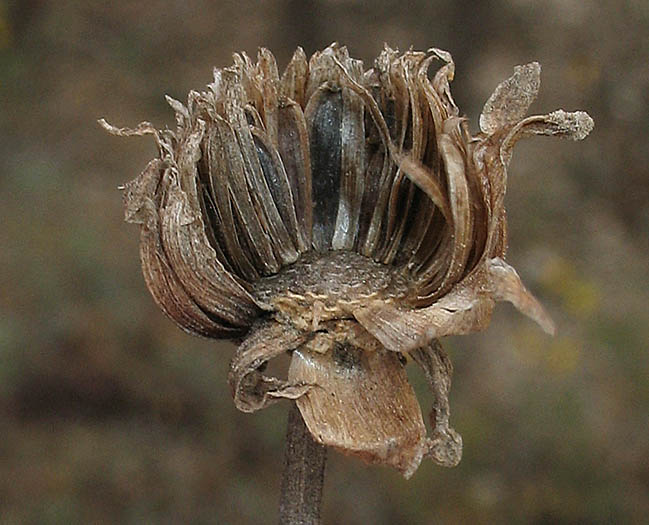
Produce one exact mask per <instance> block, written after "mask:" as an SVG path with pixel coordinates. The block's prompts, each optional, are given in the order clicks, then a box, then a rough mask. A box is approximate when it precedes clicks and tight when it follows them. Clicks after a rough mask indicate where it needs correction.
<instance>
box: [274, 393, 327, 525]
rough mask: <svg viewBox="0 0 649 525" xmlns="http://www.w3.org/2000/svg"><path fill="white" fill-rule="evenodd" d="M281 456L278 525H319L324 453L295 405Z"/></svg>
mask: <svg viewBox="0 0 649 525" xmlns="http://www.w3.org/2000/svg"><path fill="white" fill-rule="evenodd" d="M284 454H285V455H284V472H283V474H282V489H281V491H282V492H281V495H280V501H279V523H280V525H316V524H319V523H320V509H321V505H322V489H323V486H324V474H325V463H326V459H327V449H326V448H325V447H324V446H322V445H320V444H319V443H316V442H315V441H314V440H313V438H312V437H311V434H310V433H309V430H308V429H307V428H306V425H305V424H304V420H303V419H302V415H301V414H300V410H299V409H298V408H297V405H296V404H295V403H291V409H290V411H289V413H288V424H287V428H286V448H285V451H284Z"/></svg>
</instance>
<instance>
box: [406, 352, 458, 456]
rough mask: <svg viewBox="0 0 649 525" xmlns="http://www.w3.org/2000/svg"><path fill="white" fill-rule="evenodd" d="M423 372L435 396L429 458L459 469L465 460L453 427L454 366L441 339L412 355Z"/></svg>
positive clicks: (428, 448)
mask: <svg viewBox="0 0 649 525" xmlns="http://www.w3.org/2000/svg"><path fill="white" fill-rule="evenodd" d="M410 356H411V357H412V358H413V359H414V361H415V362H416V363H417V364H418V365H419V366H420V367H421V368H422V369H423V371H424V375H425V376H426V380H427V381H428V385H429V386H430V389H431V391H432V393H433V396H434V401H433V405H432V407H431V411H430V423H431V426H432V429H433V430H432V436H431V437H429V438H427V440H426V457H429V458H431V459H432V460H433V461H434V462H435V463H437V464H438V465H441V466H443V467H455V466H456V465H457V464H458V463H459V462H460V460H461V459H462V437H461V436H460V435H459V434H458V433H457V432H456V431H455V430H454V429H452V428H451V427H450V426H449V419H450V415H451V409H450V404H449V400H448V395H449V392H450V390H451V377H452V375H453V365H452V364H451V360H450V359H449V358H448V355H447V354H446V352H445V351H444V348H442V345H441V344H440V342H439V340H437V339H434V340H433V341H432V342H431V343H430V344H428V345H426V346H423V347H421V348H417V349H415V350H413V351H412V352H410Z"/></svg>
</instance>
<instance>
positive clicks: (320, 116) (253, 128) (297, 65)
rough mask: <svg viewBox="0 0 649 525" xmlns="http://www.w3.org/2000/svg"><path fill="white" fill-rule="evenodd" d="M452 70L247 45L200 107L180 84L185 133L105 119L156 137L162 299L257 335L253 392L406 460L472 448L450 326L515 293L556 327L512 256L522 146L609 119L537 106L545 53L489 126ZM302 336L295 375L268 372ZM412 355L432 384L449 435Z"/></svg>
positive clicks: (246, 341)
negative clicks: (511, 191) (512, 200)
mask: <svg viewBox="0 0 649 525" xmlns="http://www.w3.org/2000/svg"><path fill="white" fill-rule="evenodd" d="M432 64H435V65H437V66H439V68H438V69H437V71H436V72H435V74H434V75H433V78H432V80H430V79H429V76H428V71H429V69H430V67H431V65H432ZM453 74H454V63H453V61H452V59H451V56H450V54H449V53H447V52H445V51H441V50H439V49H431V50H429V51H427V52H425V53H423V52H414V51H408V52H406V53H403V54H400V53H399V52H397V51H395V50H392V49H390V48H387V47H386V48H385V50H384V51H383V52H382V53H381V54H380V55H379V57H378V58H377V59H376V61H375V65H374V68H372V69H369V70H366V69H365V68H364V66H363V64H362V62H360V61H358V60H354V59H352V58H350V57H349V55H348V53H347V50H346V49H345V48H344V47H340V46H338V45H336V44H334V45H332V46H330V47H328V48H327V49H325V50H324V51H322V52H319V53H316V54H314V55H313V56H312V57H311V58H310V59H309V60H307V58H306V56H305V54H304V52H303V51H302V50H301V49H298V50H297V51H296V52H295V54H294V56H293V59H292V60H291V61H290V63H289V65H288V67H287V68H286V70H285V71H284V73H283V74H282V75H281V76H280V75H279V73H278V69H277V65H276V63H275V59H274V57H273V55H272V54H271V53H270V52H269V51H267V50H265V49H262V50H260V51H259V55H258V59H257V62H256V63H253V62H252V60H251V59H250V58H249V57H248V56H246V55H245V54H241V55H238V54H237V55H235V56H234V65H233V66H232V67H229V68H225V69H217V70H216V71H215V75H214V82H213V83H212V84H210V85H209V86H208V87H207V90H206V91H204V92H194V91H192V92H191V93H190V94H189V97H188V101H187V104H186V105H183V104H181V103H180V102H178V101H176V100H173V99H171V98H168V101H169V104H170V105H171V106H172V108H173V109H174V111H175V113H176V121H177V127H176V130H175V131H169V130H165V131H158V130H156V129H155V128H154V127H153V126H151V125H150V124H148V123H143V124H140V125H139V126H138V127H137V128H135V129H118V128H114V127H112V126H110V125H108V124H106V123H105V122H103V121H102V122H103V125H104V126H105V127H106V128H107V129H108V130H109V131H111V132H112V133H115V134H118V135H144V134H151V135H153V137H154V139H155V141H156V143H157V146H158V158H156V159H154V160H152V161H151V162H150V163H149V165H148V166H147V167H146V168H145V169H144V171H143V172H142V173H141V174H140V176H139V177H137V178H136V179H135V180H134V181H132V182H130V183H129V184H127V185H126V192H125V204H126V220H127V221H129V222H134V223H138V224H140V227H141V245H140V246H141V259H142V267H143V271H144V277H145V279H146V282H147V285H148V287H149V289H150V291H151V293H152V295H153V297H154V299H155V300H156V302H157V303H158V304H159V305H160V307H161V308H162V310H163V311H164V312H165V313H166V314H167V315H168V316H169V317H171V318H172V319H173V320H174V321H175V322H176V323H177V324H178V325H180V326H181V327H182V328H183V329H185V330H186V331H188V332H191V333H194V334H199V335H203V336H207V337H215V338H237V339H239V338H242V341H243V342H242V343H241V345H240V347H239V349H238V351H237V352H236V355H235V356H234V358H233V361H232V366H231V371H230V375H229V381H230V384H231V386H232V391H233V395H234V400H235V403H236V405H237V406H238V407H239V408H240V409H241V410H244V411H255V410H258V409H260V408H263V407H265V406H266V405H268V404H269V403H272V402H274V401H276V400H278V399H281V398H289V399H295V400H296V402H297V404H298V407H299V409H300V411H301V414H302V416H303V418H304V420H305V422H306V425H307V427H308V429H309V431H310V432H311V434H312V435H313V437H314V438H315V439H316V440H317V441H319V442H320V443H323V444H325V445H328V446H332V447H335V448H337V449H339V450H341V451H343V452H346V453H349V454H354V455H357V456H359V457H361V458H364V459H365V460H367V461H370V462H376V463H383V464H388V465H391V466H394V467H396V468H398V469H399V470H401V471H402V472H403V473H404V475H406V476H409V475H411V474H412V473H413V472H414V471H415V470H416V469H417V467H418V465H419V463H420V462H421V460H422V459H423V458H424V457H431V458H432V459H433V460H434V461H436V462H437V463H438V464H440V465H446V466H452V465H455V464H457V462H458V461H459V460H460V457H461V451H462V441H461V438H460V436H459V435H458V434H457V433H456V432H455V431H454V430H453V429H452V428H450V426H449V406H448V391H449V387H450V376H451V364H450V362H449V360H448V358H447V356H446V355H445V353H444V351H443V350H442V348H441V346H440V344H439V341H438V339H439V338H440V337H442V336H445V335H450V334H464V333H468V332H472V331H475V330H480V329H483V328H485V327H486V325H487V324H488V322H489V318H490V315H491V312H492V309H493V307H494V303H495V302H496V301H503V300H504V301H510V302H511V303H513V304H514V305H515V306H516V307H517V308H518V309H519V310H520V311H521V312H523V313H524V314H526V315H528V316H529V317H531V318H532V319H534V320H535V321H537V322H538V323H539V324H540V325H541V327H542V328H543V329H544V330H546V331H547V332H550V333H552V332H553V330H554V327H553V324H552V321H551V320H550V318H549V317H548V315H547V314H546V313H545V311H544V309H543V308H542V306H541V305H540V304H539V303H538V302H537V301H536V299H535V298H534V297H533V296H532V295H531V294H530V293H529V292H528V291H527V289H526V288H525V287H524V286H523V284H522V283H521V280H520V278H519V277H518V275H517V273H516V272H515V271H514V269H513V268H512V267H511V266H509V265H508V264H507V263H506V262H505V260H504V256H505V251H506V247H507V238H506V232H507V229H506V219H505V210H504V195H505V187H506V168H507V164H508V162H509V159H510V158H511V152H512V148H513V146H514V144H515V143H516V142H517V140H519V139H520V138H523V137H525V136H528V135H533V134H543V135H558V136H562V137H567V138H572V139H575V140H579V139H583V138H584V137H585V136H586V135H587V134H588V133H589V132H590V130H591V129H592V127H593V122H592V120H591V119H590V117H589V116H588V115H587V114H586V113H583V112H575V113H567V112H564V111H562V110H558V111H555V112H553V113H550V114H548V115H540V116H531V117H525V114H526V113H527V110H528V108H529V106H530V104H531V103H532V101H533V100H534V98H535V97H536V94H537V91H538V89H539V77H540V67H539V65H538V64H537V63H531V64H527V65H525V66H519V67H517V68H516V69H515V72H514V75H513V76H512V77H511V78H510V79H508V80H506V81H505V82H503V83H502V84H500V86H498V88H497V89H496V91H495V92H494V93H493V95H492V96H491V97H490V98H489V100H488V101H487V103H486V104H485V107H484V110H483V112H482V115H481V117H480V132H479V133H478V134H477V135H475V136H472V135H471V134H470V133H469V130H468V125H467V122H466V120H465V119H464V118H462V117H461V116H460V113H459V110H458V108H457V106H456V105H455V102H454V101H453V98H452V97H451V92H450V85H449V84H450V82H451V80H452V79H453ZM286 352H289V353H290V354H291V364H290V368H289V373H288V377H287V378H286V379H279V378H275V377H268V376H266V375H264V374H263V372H262V370H263V366H262V365H264V363H266V362H267V361H268V360H270V359H272V358H273V357H275V356H277V355H279V354H283V353H286ZM404 357H409V358H411V359H412V360H414V361H415V362H416V363H417V364H418V365H420V366H421V367H422V368H423V370H424V372H425V374H426V377H427V378H428V381H429V383H430V386H431V388H432V391H433V394H434V397H435V401H434V406H433V410H432V412H431V424H432V435H431V436H427V432H426V427H425V425H424V422H423V418H422V415H421V410H420V408H419V404H418V402H417V400H416V398H415V395H414V392H413V390H412V388H411V386H410V385H409V383H408V380H407V376H406V374H405V371H404V362H405V361H406V359H404Z"/></svg>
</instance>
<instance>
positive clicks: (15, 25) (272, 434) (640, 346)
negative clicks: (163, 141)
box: [0, 0, 649, 524]
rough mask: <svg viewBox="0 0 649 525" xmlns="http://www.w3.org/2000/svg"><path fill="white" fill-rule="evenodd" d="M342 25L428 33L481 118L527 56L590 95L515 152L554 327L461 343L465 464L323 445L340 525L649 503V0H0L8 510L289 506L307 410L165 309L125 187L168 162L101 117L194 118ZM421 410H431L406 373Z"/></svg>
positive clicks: (341, 38)
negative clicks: (287, 457)
mask: <svg viewBox="0 0 649 525" xmlns="http://www.w3.org/2000/svg"><path fill="white" fill-rule="evenodd" d="M334 40H336V41H338V42H341V43H344V44H346V45H347V46H348V48H349V50H350V53H351V54H352V56H354V57H357V58H361V59H363V60H364V61H365V63H366V65H367V67H369V66H370V65H371V64H372V61H373V59H374V57H375V56H376V55H377V53H378V52H379V51H380V49H381V48H382V46H383V43H384V42H388V43H389V44H390V45H392V46H394V47H399V48H400V49H402V50H403V49H406V48H408V47H409V46H411V45H412V46H414V47H415V48H416V49H424V50H425V49H427V48H428V47H431V46H435V47H441V48H443V49H447V50H449V51H451V52H452V54H453V56H454V58H455V62H456V77H455V81H454V83H453V86H452V87H453V93H454V96H455V99H456V102H457V103H458V105H459V107H460V108H461V110H462V111H463V112H464V113H465V114H466V115H467V116H468V117H469V118H470V119H471V121H472V122H473V129H474V130H476V129H477V124H476V123H477V118H478V116H479V114H480V110H481V109H482V105H483V103H484V101H485V100H486V99H487V97H488V96H489V94H490V93H491V92H492V91H493V89H494V88H495V86H496V85H497V84H498V83H499V82H500V81H501V80H504V79H505V78H507V77H508V76H509V75H510V74H511V73H512V71H513V67H514V66H515V65H516V64H521V63H526V62H529V61H532V60H538V61H539V62H540V63H541V64H542V66H543V76H542V80H543V84H542V87H541V93H540V96H539V99H538V101H537V102H536V103H535V104H534V106H533V108H532V111H533V112H537V113H544V112H549V111H552V110H554V109H556V108H559V107H560V108H563V109H566V110H575V109H584V110H587V111H588V112H589V113H590V114H591V115H592V117H593V118H594V119H595V122H596V127H595V130H594V132H593V133H592V135H591V136H590V137H589V138H588V139H587V140H586V141H585V142H583V143H572V142H563V141H559V140H553V139H547V138H537V139H533V140H529V141H526V142H524V143H521V144H519V145H518V146H517V149H516V153H515V155H514V159H513V162H512V165H511V169H510V186H509V192H508V197H507V199H508V212H509V219H510V228H511V238H510V246H511V249H510V252H509V261H510V262H511V263H512V264H513V265H514V266H515V267H516V268H517V269H518V271H519V273H520V274H521V276H522V277H523V280H524V281H525V282H526V283H527V284H528V286H529V287H530V288H531V289H532V290H533V291H534V292H535V293H536V294H537V296H538V297H539V298H540V299H541V301H542V302H543V303H544V304H545V305H546V306H547V307H548V309H549V311H550V312H551V313H552V315H553V317H554V319H555V320H556V322H557V325H558V335H557V336H556V337H554V338H550V337H547V336H546V335H544V334H543V332H541V331H540V330H539V329H538V328H537V327H536V326H534V325H533V324H532V323H531V322H530V321H529V320H527V319H525V318H523V317H522V316H520V315H518V314H516V313H515V312H514V310H513V308H511V307H509V306H507V305H501V306H500V307H499V308H498V309H497V312H496V315H495V316H494V319H493V322H492V325H491V327H490V328H489V330H487V331H486V332H484V333H481V334H477V335H474V336H467V337H462V338H451V339H449V340H447V341H446V346H447V348H448V349H449V352H450V354H451V358H452V360H453V362H454V364H455V376H454V385H453V390H452V397H451V403H452V422H453V423H454V426H455V428H456V429H457V430H458V431H459V432H460V433H461V434H462V435H463V437H464V459H463V460H462V463H461V464H460V465H459V466H458V467H457V468H455V469H452V470H445V469H441V468H439V467H436V466H434V465H432V464H430V463H424V464H423V465H422V467H421V468H420V470H419V471H418V472H417V473H416V474H415V476H414V477H413V478H412V479H411V480H410V481H405V480H403V479H402V478H401V477H400V476H399V474H398V473H396V472H393V471H391V470H388V469H386V468H380V467H368V466H366V465H364V464H363V463H361V462H359V461H357V460H355V459H349V458H346V457H342V456H339V455H338V454H336V453H333V452H332V453H330V455H329V463H328V466H327V481H326V487H325V503H324V518H325V520H324V521H325V523H330V524H334V523H349V524H361V523H362V524H367V523H373V524H394V523H413V524H420V523H421V524H426V523H577V522H579V523H631V522H637V523H639V522H641V521H644V520H645V519H646V516H647V515H648V514H649V437H648V430H649V352H647V346H648V345H647V343H648V342H649V308H647V304H648V302H649V287H648V286H647V278H648V276H649V243H648V242H647V239H648V238H649V146H648V142H647V137H649V124H648V123H649V74H648V69H647V62H648V60H647V59H648V56H647V55H648V50H649V3H647V2H646V0H635V1H633V0H629V1H626V2H619V1H618V0H600V1H594V2H583V1H580V0H548V1H544V2H536V1H533V0H509V1H496V0H491V1H490V0H465V1H457V0H438V1H435V2H430V1H423V0H421V1H411V2H403V1H400V2H396V1H387V0H379V1H375V2H354V1H347V0H329V1H323V2H315V1H308V0H305V1H297V0H295V1H293V0H283V1H280V0H277V1H273V0H269V1H265V2H248V1H236V2H235V1H225V2H209V1H207V0H204V1H194V0H184V1H178V0H172V1H162V0H149V1H147V2H131V1H126V0H119V1H113V2H85V1H76V0H57V1H56V2H54V1H47V0H20V1H15V2H1V1H0V174H1V175H0V219H1V221H2V227H1V228H0V246H1V248H0V268H1V271H0V290H1V291H0V521H1V522H2V523H9V524H12V523H39V524H40V523H47V524H49V523H52V524H57V523H62V524H63V523H127V524H128V523H197V524H200V523H205V524H208V523H233V524H238V523H242V524H247V523H250V524H255V523H260V524H266V523H275V522H276V519H277V503H278V496H279V480H280V470H281V465H282V455H283V440H284V426H285V420H286V414H287V408H288V407H287V405H286V404H278V405H275V406H273V407H271V408H269V409H267V410H265V411H262V412H260V413H257V414H253V415H246V414H243V413H240V412H238V411H237V410H236V409H235V408H234V406H233V403H232V400H231V397H230V393H229V389H228V387H227V384H226V375H227V369H228V363H229V359H230V357H231V355H232V352H233V349H234V347H233V346H231V345H229V344H224V343H215V342H211V341H207V340H201V339H197V338H193V337H190V336H188V335H186V334H184V333H182V332H181V331H180V330H179V329H177V328H176V327H175V326H174V325H173V324H172V323H171V322H170V321H169V320H167V319H166V318H165V317H164V316H163V314H162V313H161V312H160V311H159V310H158V308H157V307H156V306H155V305H154V303H153V300H152V299H151V297H150V295H149V293H148V291H147V290H146V287H145V285H144V282H143V279H142V277H141V273H140V266H139V257H138V230H137V228H136V227H134V226H132V225H127V224H125V223H123V217H122V202H121V195H120V192H119V191H118V190H117V186H118V185H120V184H122V183H124V182H126V181H128V180H130V179H132V178H133V177H135V175H136V174H137V173H138V172H139V171H140V170H141V169H142V168H143V167H144V166H145V164H146V163H147V161H148V160H149V159H150V158H152V157H153V156H154V155H155V147H154V144H153V141H152V140H151V139H150V137H149V138H141V139H135V138H133V139H122V138H116V137H112V136H109V135H107V134H106V133H105V132H103V131H102V130H101V129H100V128H99V126H98V125H97V124H96V120H97V118H99V117H106V118H107V119H108V120H109V121H110V122H111V123H113V124H116V125H120V126H122V125H135V124H137V123H138V122H140V121H142V120H150V121H152V122H153V123H154V124H155V125H156V126H157V127H164V126H165V125H169V126H172V125H174V120H173V113H172V111H171V110H170V108H168V107H167V105H166V103H165V101H164V94H169V95H171V96H173V97H175V98H178V99H185V97H186V93H187V92H188V91H189V90H190V89H201V88H202V87H203V86H205V84H206V83H207V82H210V81H211V79H212V68H213V67H214V66H219V67H222V66H227V65H229V64H230V63H231V54H232V53H233V52H235V51H241V50H245V51H247V52H248V53H249V54H250V55H251V56H254V55H255V54H256V50H257V47H258V46H262V45H263V46H266V47H268V48H270V49H271V50H272V51H273V52H274V53H275V55H276V57H277V60H278V63H279V66H280V68H283V67H284V66H285V65H286V64H287V62H288V59H289V58H290V56H291V54H292V52H293V50H294V49H295V47H296V46H297V45H301V46H303V47H304V48H305V50H306V52H307V53H308V54H311V53H312V52H314V51H315V50H317V49H321V48H322V47H324V46H326V45H328V44H329V43H331V42H332V41H334ZM412 377H413V381H414V382H415V383H416V384H417V389H418V392H419V394H420V396H421V401H422V404H423V405H424V406H425V405H428V404H429V403H430V401H431V400H430V396H428V394H427V392H426V390H425V386H424V384H423V379H422V378H421V377H419V376H418V375H417V374H416V372H414V371H413V376H412Z"/></svg>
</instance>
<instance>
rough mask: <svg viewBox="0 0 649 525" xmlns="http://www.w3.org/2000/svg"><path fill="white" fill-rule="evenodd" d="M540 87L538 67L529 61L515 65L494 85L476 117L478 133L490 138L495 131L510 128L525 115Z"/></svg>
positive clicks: (539, 68)
mask: <svg viewBox="0 0 649 525" xmlns="http://www.w3.org/2000/svg"><path fill="white" fill-rule="evenodd" d="M540 85H541V65H540V64H539V63H538V62H531V63H529V64H525V65H524V66H516V67H515V68H514V74H513V75H512V76H511V77H509V78H508V79H507V80H505V81H504V82H502V83H501V84H499V85H498V87H497V88H496V90H495V91H494V92H493V93H492V95H491V96H490V97H489V99H488V100H487V102H486V103H485V105H484V108H483V110H482V114H481V115H480V130H481V131H482V132H483V133H486V134H487V135H493V134H494V133H495V132H496V131H498V130H499V129H502V128H505V127H507V126H512V125H514V124H516V123H517V122H518V121H520V120H521V119H522V118H523V117H524V116H525V115H526V114H527V110H528V109H529V107H530V105H531V104H532V102H534V100H535V99H536V95H537V94H538V92H539V87H540Z"/></svg>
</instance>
